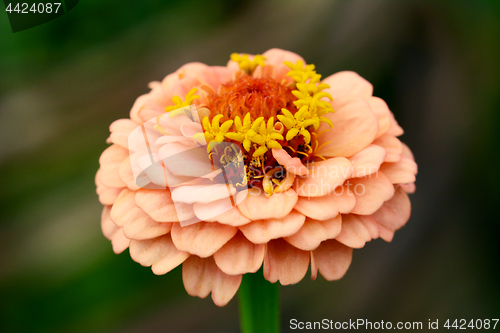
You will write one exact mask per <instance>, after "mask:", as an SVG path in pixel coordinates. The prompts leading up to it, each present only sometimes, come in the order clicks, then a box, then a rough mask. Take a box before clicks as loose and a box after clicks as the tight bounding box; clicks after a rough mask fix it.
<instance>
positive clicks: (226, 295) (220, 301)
mask: <svg viewBox="0 0 500 333" xmlns="http://www.w3.org/2000/svg"><path fill="white" fill-rule="evenodd" d="M242 277H243V276H242V275H241V274H240V275H228V274H225V273H224V272H222V271H221V270H220V269H219V268H218V267H216V271H215V276H214V280H213V285H212V300H213V301H214V303H215V305H217V306H224V305H226V304H227V303H229V301H230V300H231V299H232V298H233V297H234V295H236V292H237V291H238V288H239V287H240V284H241V280H242Z"/></svg>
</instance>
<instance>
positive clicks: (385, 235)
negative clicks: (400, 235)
mask: <svg viewBox="0 0 500 333" xmlns="http://www.w3.org/2000/svg"><path fill="white" fill-rule="evenodd" d="M378 227H379V231H380V238H382V239H383V240H385V241H386V242H391V241H392V239H393V238H394V231H393V230H389V229H387V228H386V227H384V226H382V225H380V224H379V225H378Z"/></svg>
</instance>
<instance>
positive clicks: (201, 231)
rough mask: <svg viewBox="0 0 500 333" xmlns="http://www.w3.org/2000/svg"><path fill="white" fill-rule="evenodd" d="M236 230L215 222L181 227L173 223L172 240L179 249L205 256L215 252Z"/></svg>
mask: <svg viewBox="0 0 500 333" xmlns="http://www.w3.org/2000/svg"><path fill="white" fill-rule="evenodd" d="M236 232H238V228H235V227H231V226H228V225H224V224H219V223H217V222H198V223H194V224H190V225H187V226H184V227H181V225H180V224H179V223H174V225H173V227H172V231H171V234H172V240H173V241H174V244H175V246H176V247H177V248H178V249H179V250H180V251H185V252H189V253H191V254H195V255H197V256H199V257H202V258H206V257H209V256H211V255H212V254H214V253H215V252H217V251H218V250H219V249H220V248H221V247H222V246H223V245H224V244H226V243H227V242H228V241H229V240H230V239H231V238H233V236H234V235H235V234H236Z"/></svg>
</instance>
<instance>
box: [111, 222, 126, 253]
mask: <svg viewBox="0 0 500 333" xmlns="http://www.w3.org/2000/svg"><path fill="white" fill-rule="evenodd" d="M129 244H130V239H128V238H127V236H125V234H124V232H123V228H119V229H118V230H117V231H116V233H115V234H114V235H113V238H112V239H111V245H112V246H113V252H114V253H116V254H119V253H122V252H123V251H125V250H126V249H127V247H128V246H129Z"/></svg>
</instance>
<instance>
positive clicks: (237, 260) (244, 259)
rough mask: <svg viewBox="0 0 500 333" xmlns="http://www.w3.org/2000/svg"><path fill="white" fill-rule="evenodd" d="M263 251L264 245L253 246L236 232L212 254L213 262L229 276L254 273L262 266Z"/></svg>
mask: <svg viewBox="0 0 500 333" xmlns="http://www.w3.org/2000/svg"><path fill="white" fill-rule="evenodd" d="M265 250H266V246H265V244H254V243H252V242H251V241H249V240H248V239H247V238H246V237H245V236H244V235H243V234H242V233H241V232H238V233H237V234H236V235H235V236H234V237H233V238H232V239H231V240H230V241H229V242H227V243H226V244H225V245H224V246H223V247H222V248H221V249H220V250H219V251H217V252H216V253H215V254H214V260H215V263H216V264H217V266H218V267H219V268H220V269H221V271H223V272H224V273H226V274H229V275H237V274H245V273H255V272H257V271H258V270H259V268H260V267H261V266H262V262H263V261H264V253H265Z"/></svg>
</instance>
